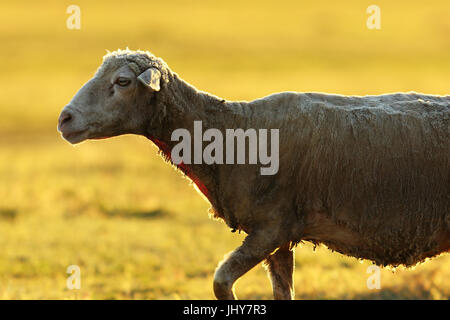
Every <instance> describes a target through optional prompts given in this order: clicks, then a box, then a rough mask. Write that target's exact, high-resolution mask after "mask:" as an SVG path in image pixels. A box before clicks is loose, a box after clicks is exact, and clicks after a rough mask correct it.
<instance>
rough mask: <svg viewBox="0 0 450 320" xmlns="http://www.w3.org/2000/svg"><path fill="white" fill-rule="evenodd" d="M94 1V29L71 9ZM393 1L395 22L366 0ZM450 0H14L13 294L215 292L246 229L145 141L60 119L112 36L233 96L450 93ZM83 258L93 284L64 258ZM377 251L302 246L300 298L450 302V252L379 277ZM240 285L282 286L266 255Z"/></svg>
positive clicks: (8, 71) (9, 120)
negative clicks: (80, 131) (214, 212)
mask: <svg viewBox="0 0 450 320" xmlns="http://www.w3.org/2000/svg"><path fill="white" fill-rule="evenodd" d="M70 4H77V5H79V6H80V8H81V30H68V29H67V28H66V19H67V18H68V16H69V15H68V14H66V8H67V7H68V6H69V5H70ZM371 4H377V5H378V6H380V8H381V19H382V20H381V30H368V29H367V28H366V19H367V17H368V14H366V8H367V7H368V6H369V5H371ZM449 16H450V2H449V1H447V0H432V1H428V2H427V3H426V5H423V2H421V1H416V0H414V1H395V3H394V2H393V1H387V0H383V1H381V0H377V1H376V3H372V2H366V1H357V0H348V1H339V2H336V1H331V0H328V1H320V2H319V1H315V2H309V1H294V0H293V1H278V2H277V1H246V2H242V1H235V0H231V1H221V2H219V1H215V2H212V1H178V0H176V1H142V2H138V1H127V2H126V3H125V4H124V3H123V2H122V1H95V2H94V1H57V0H55V1H39V2H37V1H35V2H31V1H14V2H5V1H4V2H1V3H0V42H1V44H2V50H1V51H0V70H1V73H0V87H1V88H2V89H1V94H0V248H1V251H0V298H1V299H180V298H181V299H212V298H213V291H212V280H213V272H214V269H215V267H216V265H217V263H218V262H219V261H220V260H221V259H222V257H223V256H224V254H226V253H227V252H229V251H231V250H232V249H234V248H235V247H237V246H238V245H239V244H240V242H241V241H242V240H243V239H244V234H240V235H239V234H233V233H231V232H230V230H229V229H228V228H227V227H226V226H225V224H223V223H222V222H218V221H214V220H212V219H210V218H208V214H207V209H208V207H209V206H208V204H207V203H206V202H205V201H204V200H203V199H202V198H201V197H200V196H199V195H198V194H197V193H196V192H195V190H194V189H193V188H192V187H191V186H190V185H189V183H188V181H187V180H186V179H185V178H184V177H182V176H181V175H180V174H178V173H177V172H175V171H174V170H173V169H172V168H171V167H170V166H169V165H167V164H166V163H164V162H163V161H162V159H161V158H160V157H159V156H158V155H157V153H156V147H154V146H152V145H151V143H150V142H148V141H146V139H145V138H142V137H135V136H123V137H118V138H114V139H111V140H104V141H97V142H87V143H83V144H82V145H80V146H77V147H75V148H73V147H71V146H70V145H69V144H67V143H66V142H64V141H63V140H62V139H61V138H60V137H59V135H58V133H57V132H56V120H57V117H58V114H59V112H60V110H61V108H62V107H63V106H64V105H65V104H66V103H68V102H69V101H70V99H71V97H72V96H73V95H74V94H75V92H76V91H77V90H78V89H79V88H80V87H81V85H82V84H83V83H84V82H85V81H87V80H88V79H89V78H90V77H91V76H92V75H93V73H94V72H95V70H96V68H97V67H98V65H99V64H100V63H101V58H102V56H103V55H104V54H105V53H106V49H108V50H111V51H112V50H115V49H117V48H125V47H127V46H128V47H129V48H130V49H144V50H150V51H151V52H153V53H154V54H156V55H157V56H160V57H163V58H164V59H165V61H166V62H167V63H168V64H169V66H170V67H171V68H172V70H174V71H175V72H177V73H178V74H180V76H181V77H182V78H184V79H185V80H187V81H188V82H190V83H191V84H193V85H195V86H196V87H198V88H199V89H201V90H204V91H209V92H212V93H214V94H216V95H219V96H222V97H226V98H228V99H246V100H251V99H255V98H258V97H261V96H264V95H268V94H270V93H273V92H277V91H286V90H293V91H323V92H333V93H340V94H380V93H387V92H394V91H418V92H425V93H430V94H449V93H450V92H449V84H450V19H448V17H449ZM69 265H78V266H80V268H81V289H80V290H68V289H67V288H66V279H67V277H68V275H67V274H66V268H67V267H68V266H69ZM369 265H370V262H368V261H364V262H362V263H360V262H358V261H357V260H356V259H354V258H349V257H345V256H342V255H340V254H338V253H332V252H331V251H329V250H328V249H326V248H324V247H318V248H317V249H316V250H315V251H313V250H312V246H310V245H304V246H301V247H298V248H297V253H296V273H295V277H296V280H295V285H296V291H297V298H300V299H316V298H317V299H449V298H450V257H449V256H448V255H444V256H441V257H438V258H436V259H433V260H431V261H428V262H427V263H425V264H422V265H419V266H417V267H416V268H415V269H413V270H403V269H399V270H397V271H396V272H395V273H393V272H392V271H390V270H386V269H383V270H382V273H381V290H369V289H368V288H367V286H366V280H367V278H368V276H369V274H367V273H366V269H367V267H368V266H369ZM237 294H238V297H239V298H247V299H270V298H272V293H271V287H270V284H269V281H268V279H267V278H266V275H265V272H264V271H263V269H262V268H261V267H260V266H258V267H256V268H255V269H254V270H252V271H250V272H249V273H248V274H247V275H246V276H244V277H243V278H242V280H240V281H239V282H238V284H237Z"/></svg>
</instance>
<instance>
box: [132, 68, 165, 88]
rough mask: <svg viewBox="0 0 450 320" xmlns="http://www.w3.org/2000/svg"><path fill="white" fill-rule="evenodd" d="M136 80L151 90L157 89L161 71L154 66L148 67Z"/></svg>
mask: <svg viewBox="0 0 450 320" xmlns="http://www.w3.org/2000/svg"><path fill="white" fill-rule="evenodd" d="M137 78H138V80H139V81H141V82H142V83H143V84H145V85H146V86H147V87H149V88H150V89H151V90H153V91H159V90H160V86H159V82H160V80H161V72H159V70H158V69H156V68H148V69H147V70H145V71H144V72H142V73H141V74H140V75H139V76H138V77H137Z"/></svg>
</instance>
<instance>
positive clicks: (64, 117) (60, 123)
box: [58, 110, 73, 130]
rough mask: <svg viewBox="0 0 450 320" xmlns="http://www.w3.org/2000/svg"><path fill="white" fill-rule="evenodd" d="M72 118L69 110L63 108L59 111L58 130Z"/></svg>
mask: <svg viewBox="0 0 450 320" xmlns="http://www.w3.org/2000/svg"><path fill="white" fill-rule="evenodd" d="M72 119H73V115H72V113H71V112H70V111H68V110H64V111H63V112H61V115H60V116H59V119H58V130H61V128H62V127H63V126H64V125H65V124H67V123H69V122H70V121H72Z"/></svg>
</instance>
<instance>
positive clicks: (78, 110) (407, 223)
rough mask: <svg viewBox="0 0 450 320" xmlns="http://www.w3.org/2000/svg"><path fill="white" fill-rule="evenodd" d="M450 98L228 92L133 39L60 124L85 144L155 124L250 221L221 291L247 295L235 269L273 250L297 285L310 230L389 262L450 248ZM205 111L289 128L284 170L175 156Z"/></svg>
mask: <svg viewBox="0 0 450 320" xmlns="http://www.w3.org/2000/svg"><path fill="white" fill-rule="evenodd" d="M449 106H450V96H437V95H424V94H419V93H414V92H411V93H395V94H384V95H377V96H342V95H336V94H324V93H297V92H282V93H276V94H272V95H269V96H267V97H264V98H261V99H257V100H254V101H251V102H247V101H234V102H233V101H227V100H224V99H221V98H219V97H217V96H214V95H211V94H208V93H206V92H202V91H199V90H197V89H196V88H194V87H193V86H191V85H189V84H188V83H186V82H185V81H183V80H182V79H181V78H180V77H179V76H178V75H177V74H176V73H174V72H172V71H171V70H170V69H169V67H168V66H167V64H166V63H165V62H164V61H163V60H162V59H160V58H157V57H155V56H154V55H152V54H151V53H149V52H144V51H130V50H128V49H127V50H118V51H115V52H112V53H108V54H107V55H106V56H105V57H104V59H103V63H102V65H101V66H100V67H99V69H98V70H97V72H96V74H95V75H94V77H93V78H92V79H91V80H89V81H88V82H87V83H86V84H85V85H84V86H83V87H82V88H81V89H80V90H79V91H78V93H77V94H76V95H75V96H74V98H73V99H72V100H71V102H70V103H69V104H68V105H67V106H66V107H65V108H64V109H63V111H62V112H61V115H60V117H59V120H58V130H59V131H60V132H61V134H62V136H63V138H64V139H66V140H67V141H69V142H70V143H72V144H77V143H80V142H82V141H85V140H87V139H99V138H108V137H113V136H118V135H122V134H137V135H143V136H145V137H147V138H148V139H149V140H151V141H152V142H153V143H154V144H155V145H156V146H157V147H158V148H159V150H160V153H161V155H162V156H163V157H164V159H165V160H167V161H168V162H170V163H171V164H172V165H174V166H175V167H176V168H177V169H179V170H180V171H181V172H182V173H184V174H185V175H186V176H187V177H189V178H190V179H191V180H192V182H193V185H194V186H195V187H197V189H198V190H199V191H200V193H201V194H202V195H203V196H204V197H205V198H206V199H207V201H209V203H210V204H211V209H210V210H211V212H212V215H213V216H214V217H215V218H219V219H222V220H223V221H224V222H225V223H226V224H227V225H228V226H229V227H230V228H231V229H232V231H236V230H239V232H240V231H244V232H245V233H246V234H247V236H246V238H245V240H244V241H243V243H242V245H241V246H240V247H238V248H237V249H236V250H234V251H233V252H231V253H230V254H229V255H227V256H226V257H225V259H224V260H223V261H222V262H221V263H220V264H219V265H218V267H217V269H216V271H215V275H214V283H213V290H214V293H215V296H216V297H217V298H218V299H235V298H236V295H235V293H234V286H233V285H234V283H235V282H236V280H237V279H239V278H240V277H241V276H242V275H244V274H245V273H246V272H247V271H249V270H250V269H252V268H253V267H254V266H255V265H257V264H259V263H260V262H264V264H265V265H266V267H267V270H268V275H269V278H270V280H271V283H272V288H273V295H274V298H275V299H293V298H294V285H293V271H294V252H295V248H296V245H297V244H298V243H300V242H304V241H309V242H312V243H314V244H324V245H326V246H327V247H328V248H330V249H331V250H333V251H337V252H339V253H342V254H345V255H349V256H352V257H356V258H358V259H368V260H371V261H373V262H374V263H376V264H378V265H382V266H386V265H391V266H398V265H404V266H406V267H408V266H412V265H415V264H417V263H420V262H423V261H424V260H425V259H427V258H431V257H434V256H437V255H439V254H441V253H446V252H448V251H449V250H450V215H449V198H450V197H449V195H450V192H449V181H450V180H449V142H450V135H449V124H450V120H449V119H450V118H449V116H450V108H449ZM195 121H202V125H203V127H204V128H205V129H206V128H215V129H218V130H220V131H221V132H225V130H226V129H228V128H242V129H244V130H246V129H250V128H255V129H279V142H278V144H279V146H278V147H279V171H278V172H277V173H276V174H273V175H261V174H260V171H259V170H258V166H257V165H254V164H250V163H246V164H217V163H212V164H206V163H201V164H195V163H194V164H187V163H183V162H176V163H175V162H174V161H173V160H172V155H171V152H172V150H173V148H174V146H175V145H176V141H173V139H172V133H173V131H174V130H176V129H178V128H185V129H186V130H188V132H190V133H192V132H193V130H194V122H195ZM272 144H273V143H272ZM269 145H270V144H269ZM271 147H275V146H271Z"/></svg>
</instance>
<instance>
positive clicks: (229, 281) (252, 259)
mask: <svg viewBox="0 0 450 320" xmlns="http://www.w3.org/2000/svg"><path fill="white" fill-rule="evenodd" d="M278 246H279V243H277V242H276V241H275V240H274V239H273V238H271V237H270V233H269V232H268V231H266V230H264V231H263V230H259V232H255V233H252V234H249V235H248V236H247V238H245V240H244V242H243V243H242V245H241V246H240V247H239V248H237V249H236V250H234V251H233V252H231V254H229V255H228V256H226V257H225V259H224V260H223V261H222V262H221V263H220V264H219V266H218V267H217V269H216V273H215V275H214V294H215V295H216V297H217V299H219V300H235V299H236V295H235V294H234V288H233V285H234V283H235V282H236V280H237V279H239V278H240V277H241V276H242V275H244V274H245V273H246V272H247V271H249V270H250V269H251V268H253V267H254V266H256V265H257V264H258V263H259V262H261V261H263V260H264V259H265V258H267V256H268V255H269V254H270V253H271V252H273V251H274V250H275V249H276V248H277V247H278Z"/></svg>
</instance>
